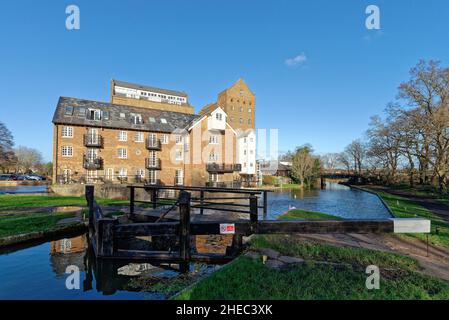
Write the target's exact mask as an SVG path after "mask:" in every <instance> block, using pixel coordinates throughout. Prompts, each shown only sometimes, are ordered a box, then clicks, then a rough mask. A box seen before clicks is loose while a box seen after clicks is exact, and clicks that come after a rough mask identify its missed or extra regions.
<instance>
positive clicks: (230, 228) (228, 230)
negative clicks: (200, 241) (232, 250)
mask: <svg viewBox="0 0 449 320" xmlns="http://www.w3.org/2000/svg"><path fill="white" fill-rule="evenodd" d="M234 233H235V224H233V223H221V224H220V234H234Z"/></svg>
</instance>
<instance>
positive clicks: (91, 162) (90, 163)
mask: <svg viewBox="0 0 449 320" xmlns="http://www.w3.org/2000/svg"><path fill="white" fill-rule="evenodd" d="M83 167H84V169H87V170H101V169H102V168H103V159H102V158H95V159H91V158H89V157H86V156H85V155H84V156H83Z"/></svg>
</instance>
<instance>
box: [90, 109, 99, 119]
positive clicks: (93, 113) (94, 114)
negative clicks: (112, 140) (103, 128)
mask: <svg viewBox="0 0 449 320" xmlns="http://www.w3.org/2000/svg"><path fill="white" fill-rule="evenodd" d="M87 119H88V120H101V110H98V109H89V111H88V112H87Z"/></svg>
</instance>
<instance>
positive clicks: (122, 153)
mask: <svg viewBox="0 0 449 320" xmlns="http://www.w3.org/2000/svg"><path fill="white" fill-rule="evenodd" d="M117 157H118V158H119V159H128V149H127V148H118V149H117Z"/></svg>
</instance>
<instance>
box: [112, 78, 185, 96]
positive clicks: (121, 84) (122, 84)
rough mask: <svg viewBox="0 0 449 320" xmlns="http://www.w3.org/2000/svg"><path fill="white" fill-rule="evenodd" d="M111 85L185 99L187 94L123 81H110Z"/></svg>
mask: <svg viewBox="0 0 449 320" xmlns="http://www.w3.org/2000/svg"><path fill="white" fill-rule="evenodd" d="M112 83H113V84H114V85H116V86H119V87H125V88H131V89H136V90H144V91H151V92H156V93H163V94H168V95H172V96H179V97H185V98H187V93H185V92H182V91H176V90H168V89H161V88H156V87H150V86H145V85H142V84H136V83H130V82H125V81H120V80H112Z"/></svg>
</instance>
